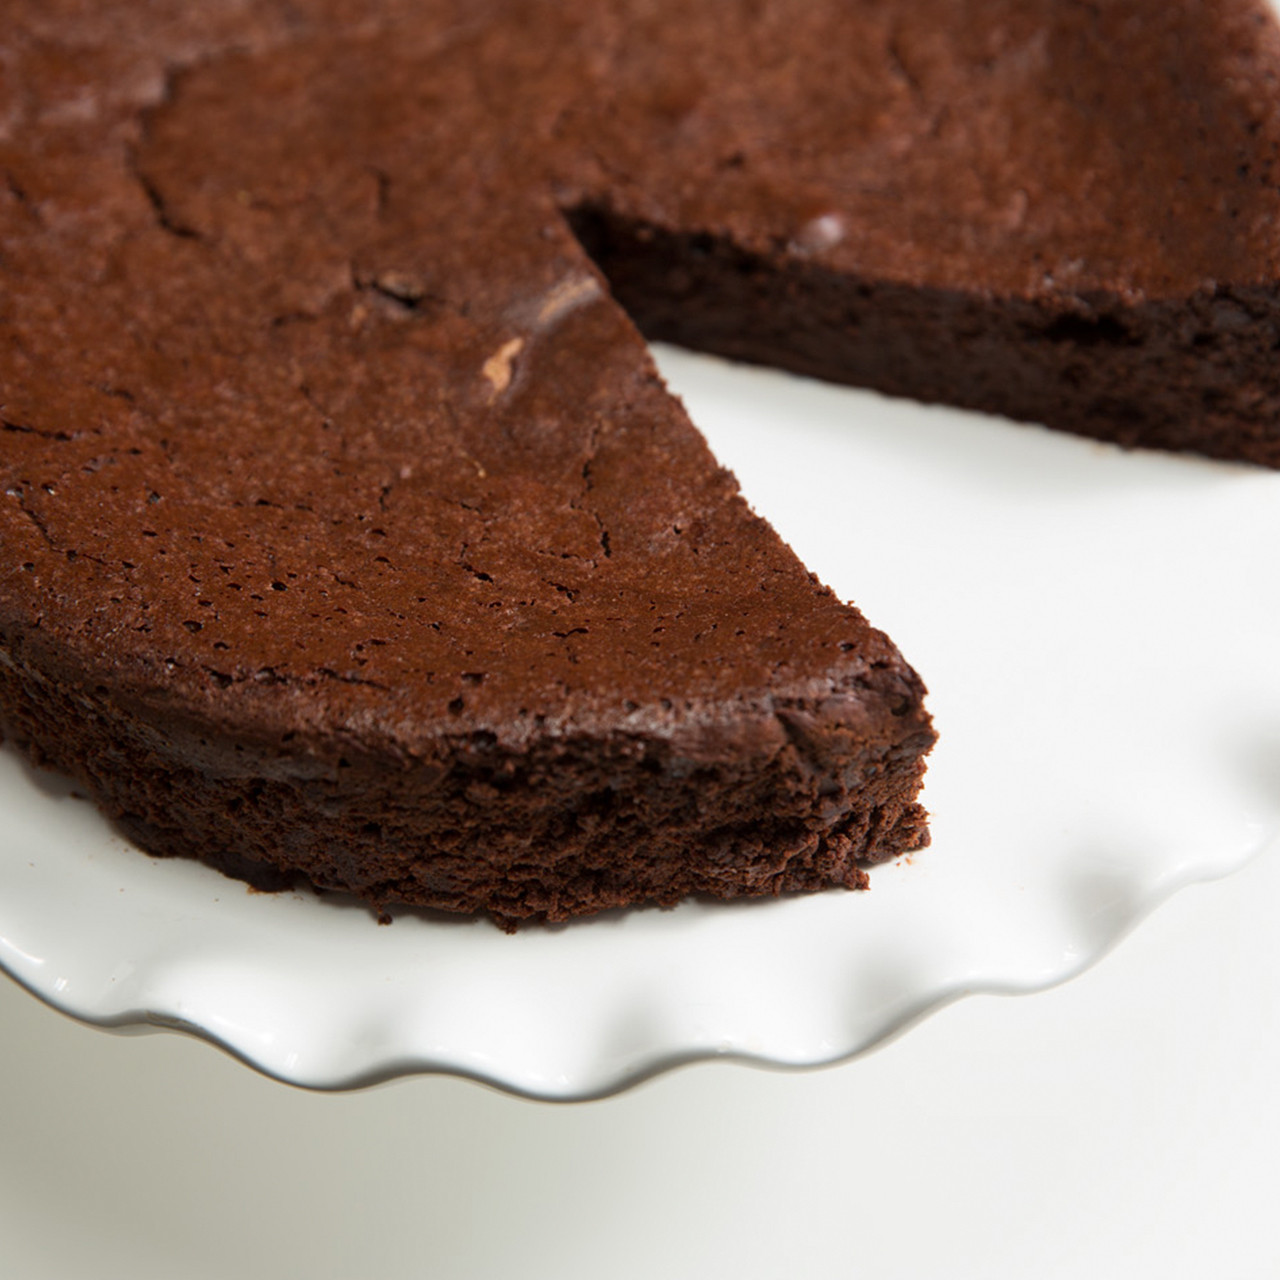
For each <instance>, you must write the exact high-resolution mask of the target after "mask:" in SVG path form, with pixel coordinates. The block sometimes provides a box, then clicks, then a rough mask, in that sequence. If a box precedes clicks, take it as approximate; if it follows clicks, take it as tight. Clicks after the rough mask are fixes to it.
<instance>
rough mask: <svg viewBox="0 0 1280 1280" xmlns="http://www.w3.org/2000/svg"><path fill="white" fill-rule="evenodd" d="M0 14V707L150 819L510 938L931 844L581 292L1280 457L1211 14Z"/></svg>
mask: <svg viewBox="0 0 1280 1280" xmlns="http://www.w3.org/2000/svg"><path fill="white" fill-rule="evenodd" d="M9 9H10V10H11V12H9V13H8V14H7V22H8V24H9V31H8V32H7V33H6V43H5V47H4V49H3V50H0V178H2V179H3V181H0V279H2V280H3V290H4V291H3V294H2V295H0V471H2V472H3V477H4V497H3V501H2V502H0V544H2V545H3V548H4V553H5V554H4V557H3V562H2V563H0V725H2V726H3V729H4V732H5V733H6V734H7V735H8V736H9V737H11V738H12V739H14V740H16V741H17V742H19V743H20V744H22V745H24V746H25V747H26V748H27V749H28V750H29V751H30V752H31V753H32V754H33V755H35V756H36V757H37V758H40V759H43V760H45V761H46V762H48V763H50V764H52V765H54V766H56V767H58V768H61V769H63V770H65V771H66V772H68V773H70V774H72V775H73V776H74V777H76V778H77V779H79V781H80V782H81V784H82V785H84V786H85V787H87V788H88V789H89V790H90V791H91V792H92V794H94V795H95V797H97V799H98V800H99V802H100V803H101V804H102V806H103V807H104V808H105V809H106V810H107V812H109V813H111V814H112V815H113V816H115V817H117V818H118V819H119V820H120V821H121V822H123V823H124V824H125V825H126V826H127V827H128V829H129V830H130V831H132V832H133V833H134V834H135V835H136V836H137V838H138V839H139V840H140V841H141V842H142V843H143V845H144V846H145V847H147V848H149V849H151V850H152V851H154V852H158V853H183V854H189V855H195V856H200V857H203V858H206V859H207V860H209V861H211V862H213V863H215V864H216V865H220V866H223V867H224V868H226V869H229V870H232V871H234V872H235V873H237V874H241V875H245V876H247V877H249V878H255V879H262V878H263V877H266V878H268V879H269V878H271V877H279V876H290V875H294V874H300V875H303V876H305V877H307V878H308V879H310V880H311V881H312V882H313V883H315V884H317V885H321V886H329V887H335V888H341V889H344V890H349V891H351V892H353V893H356V894H358V895H360V896H362V897H364V898H366V899H367V900H369V901H371V902H373V903H374V904H375V905H377V906H378V907H379V908H384V907H386V906H387V905H389V904H393V903H396V902H407V903H414V904H419V905H425V906H434V907H442V908H445V909H449V910H457V911H476V910H487V911H489V912H490V913H492V914H493V915H494V916H496V917H497V918H499V919H500V920H502V921H504V922H510V921H514V920H517V919H520V918H527V917H542V918H547V919H553V920H555V919H563V918H565V917H567V916H570V915H574V914H579V913H584V912H591V911H596V910H599V909H602V908H604V907H609V906H615V905H623V904H627V903H632V902H639V901H657V902H671V901H674V900H676V899H677V898H679V897H681V896H684V895H686V894H689V893H697V892H705V893H711V894H715V895H717V896H725V897H728V896H736V895H740V894H762V893H777V892H780V891H783V890H790V889H815V888H821V887H824V886H827V885H837V884H844V885H859V884H861V883H863V880H864V874H863V872H862V871H861V870H860V869H859V865H858V863H859V861H860V860H875V859H877V858H882V857H888V856H893V855H894V854H896V853H899V852H902V851H905V850H908V849H912V848H916V847H919V846H920V845H921V844H922V843H923V842H924V841H925V839H926V833H925V827H924V818H923V814H922V812H921V810H920V809H919V807H918V805H917V804H916V801H915V797H916V794H917V791H918V787H919V783H920V778H921V774H922V770H923V763H922V762H923V756H924V754H925V753H926V752H927V750H928V748H929V746H930V745H931V743H932V740H933V734H932V729H931V728H930V725H929V721H928V717H927V714H926V713H925V711H924V710H923V705H922V694H923V689H922V686H921V685H920V682H919V680H918V678H917V677H916V676H915V674H914V673H913V672H912V671H911V669H910V668H909V667H908V666H907V665H906V663H905V662H904V661H903V660H902V658H901V657H900V656H899V655H898V653H897V651H896V650H895V649H894V648H893V646H892V645H891V644H890V643H889V642H888V641H887V640H886V639H885V638H884V637H883V636H882V635H881V634H880V633H878V632H876V631H874V630H873V629H872V628H870V627H869V626H868V625H867V624H866V623H865V621H864V620H863V619H862V617H861V616H860V615H859V614H858V613H857V611H856V610H854V609H853V608H851V607H849V606H846V605H843V604H841V603H840V602H839V601H837V600H835V599H834V598H833V597H832V596H831V594H830V592H829V591H827V590H826V589H825V588H823V587H822V586H820V585H819V584H817V583H816V582H815V581H813V579H812V578H811V577H810V576H809V575H808V574H807V573H806V572H805V571H804V569H803V568H802V566H801V565H800V564H799V563H798V562H797V560H796V559H795V557H794V556H793V555H792V554H791V552H790V551H789V550H787V548H785V547H784V546H783V545H782V544H781V542H780V541H779V540H778V538H777V537H776V535H775V534H774V533H773V532H772V531H771V530H770V529H769V528H768V527H767V526H766V525H764V524H763V523H762V522H761V521H759V520H758V519H756V518H755V517H754V516H753V515H752V514H751V513H750V512H749V511H748V509H747V508H746V506H745V505H744V504H743V502H742V500H741V498H740V497H739V496H738V494H737V490H736V485H735V483H734V481H733V479H732V477H731V476H729V475H728V474H727V473H726V472H724V471H723V470H722V469H720V468H719V467H718V466H717V465H716V464H715V462H714V460H713V459H712V458H711V457H710V455H709V453H708V452H707V450H706V447H705V445H704V444H703V443H702V441H701V440H700V438H699V437H698V436H697V434H696V433H695V432H694V430H693V429H692V427H691V426H690V425H689V423H688V422H687V420H686V418H685V417H684V415H683V413H682V411H681V410H680V408H679V406H678V405H677V404H675V403H674V402H673V401H672V400H671V399H670V397H669V396H667V394H666V393H665V391H664V390H663V388H662V387H661V385H660V382H659V380H658V378H657V376H656V374H655V372H654V370H653V367H652V365H651V363H650V361H649V358H648V355H647V353H646V351H645V349H644V345H643V342H642V340H641V338H640V336H639V334H638V333H637V332H636V330H635V329H634V328H633V326H632V323H631V321H630V320H629V319H628V317H627V315H626V314H625V313H624V310H623V307H626V308H630V309H631V312H632V314H633V315H634V316H635V317H636V318H637V319H638V321H639V323H640V324H641V326H642V327H643V328H645V329H646V330H647V331H648V332H651V333H654V334H658V335H663V336H671V337H675V338H677V339H678V340H682V341H686V342H689V343H691V344H692V345H696V346H703V347H707V348H709V349H712V350H720V351H725V352H728V353H730V354H736V355H740V356H745V357H747V358H751V359H760V360H769V361H771V362H773V363H779V364H783V365H788V366H790V367H793V368H798V369H803V370H807V371H810V372H817V373H820V374H822V375H823V376H827V377H832V378H837V379H843V380H847V381H858V382H867V383H869V384H871V385H876V386H880V387H883V388H885V389H888V390H894V391H902V392H906V393H910V394H915V395H919V396H923V397H927V398H940V399H951V400H953V401H955V402H957V403H961V404H968V405H973V406H975V407H980V408H989V409H995V410H997V411H1002V412H1008V413H1014V414H1020V415H1026V416H1032V417H1037V418H1040V419H1042V420H1046V421H1051V422H1053V423H1055V424H1057V425H1062V426H1066V427H1070V428H1071V429H1074V430H1082V431H1086V432H1088V433H1090V434H1095V435H1101V436H1106V437H1109V438H1116V439H1120V440H1123V441H1125V442H1127V443H1161V444H1166V445H1172V446H1175V447H1190V448H1196V449H1199V450H1201V451H1203V452H1208V453H1218V454H1223V455H1227V456H1237V457H1243V458H1248V459H1251V460H1254V461H1259V462H1266V463H1271V464H1273V465H1274V464H1276V463H1278V462H1280V454H1278V452H1277V448H1278V446H1277V440H1280V433H1278V432H1277V429H1276V426H1275V413H1274V410H1275V408H1276V395H1277V389H1276V386H1275V375H1274V374H1273V372H1272V361H1271V360H1270V359H1269V358H1268V359H1262V360H1260V359H1258V356H1259V353H1269V352H1270V350H1271V346H1272V345H1274V342H1275V341H1276V333H1275V323H1274V315H1275V278H1276V271H1275V252H1274V240H1275V234H1276V232H1275V223H1274V212H1275V205H1276V196H1275V190H1274V183H1273V181H1272V177H1273V173H1272V170H1273V165H1274V154H1275V142H1276V139H1277V138H1278V137H1280V128H1278V127H1277V122H1276V109H1275V100H1274V99H1275V93H1274V86H1273V83H1272V81H1273V80H1274V67H1275V66H1276V58H1275V53H1274V44H1275V35H1274V32H1273V30H1272V27H1271V26H1270V25H1268V23H1267V22H1266V21H1265V20H1264V15H1263V10H1262V9H1261V8H1260V7H1259V6H1256V5H1254V4H1251V3H1245V2H1244V0H1227V2H1224V3H1221V4H1217V5H1212V6H1208V5H1193V4H1189V3H1184V4H1177V3H1174V4H1164V3H1162V4H1158V5H1157V4H1155V3H1154V2H1152V3H1140V2H1138V0H1131V2H1130V3H1127V4H1122V5H1115V6H1108V7H1106V9H1105V10H1104V11H1103V12H1102V13H1101V14H1099V13H1096V12H1093V11H1091V10H1086V8H1085V7H1083V6H1074V5H1072V6H1065V5H1059V4H1053V3H1049V2H1048V0H1043V2H1037V0H988V2H986V3H974V4H958V3H955V2H954V0H933V2H931V3H918V4H917V3H913V4H912V5H910V6H905V5H901V4H896V5H895V4H889V3H876V2H873V0H865V3H863V4H859V5H854V6H850V5H848V4H836V3H831V4H825V3H814V2H813V0H789V2H785V3H774V4H757V3H748V0H742V3H741V4H738V5H734V6H732V12H730V11H729V10H730V6H728V5H725V6H716V7H713V8H711V9H708V10H706V11H704V12H701V13H694V14H691V13H689V12H688V11H687V10H686V9H684V8H683V7H682V8H681V9H680V10H679V11H676V10H675V8H674V6H672V5H670V4H665V3H658V2H650V3H644V2H642V0H628V2H626V3H615V4H606V3H590V4H587V3H583V4H580V5H579V4H564V3H559V4H551V3H545V2H536V0H523V2H517V0H505V2H499V0H491V2H490V3H478V2H477V3H463V2H462V0H452V2H451V0H432V3H414V4H408V3H406V4H403V5H400V4H397V3H395V2H394V0H385V2H384V3H378V4H375V3H360V2H358V0H352V2H351V3H347V2H345V0H307V3H303V4H294V3H290V4H285V3H279V4H270V3H267V4H261V5H255V6H253V7H251V8H250V7H244V6H241V5H240V4H239V3H237V2H236V0H221V2H220V3H210V4H207V5H202V6H199V7H198V8H197V7H195V6H187V5H180V4H177V3H173V4H155V5H153V6H148V7H145V8H144V7H140V6H132V5H124V4H95V5H84V6H80V5H78V4H76V3H74V2H73V0H60V2H59V3H52V4H51V3H46V2H44V0H41V2H40V3H36V0H30V2H28V0H17V2H16V3H15V4H11V5H10V6H9ZM725 32H732V38H729V39H726V38H725ZM1120 58H1123V59H1124V60H1125V61H1124V71H1123V74H1117V72H1116V63H1117V60H1118V59H1120ZM1134 86H1137V90H1136V91H1135V89H1134ZM1153 104H1158V105H1153ZM575 229H576V233H577V234H576V235H575ZM584 245H585V249H584ZM593 257H594V258H595V260H596V261H597V262H599V263H600V264H601V266H603V268H604V271H605V273H606V274H607V275H608V277H609V280H610V282H611V283H612V286H613V289H614V290H615V292H616V296H617V298H619V299H621V302H622V304H623V306H622V307H620V306H619V305H618V304H617V302H615V300H614V296H613V295H611V293H610V287H609V285H608V284H606V282H605V279H604V276H602V274H601V272H600V270H599V269H598V268H597V266H596V265H595V263H594V262H593V261H592V258H593ZM909 518H910V514H909V512H908V511H904V519H909ZM889 536H891V531H889ZM872 553H873V552H871V551H869V552H868V554H872Z"/></svg>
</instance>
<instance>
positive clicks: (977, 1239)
mask: <svg viewBox="0 0 1280 1280" xmlns="http://www.w3.org/2000/svg"><path fill="white" fill-rule="evenodd" d="M1277 903H1280V850H1275V849H1273V850H1271V851H1270V852H1269V853H1266V854H1264V855H1262V856H1261V857H1260V858H1259V859H1257V860H1256V861H1255V862H1253V863H1252V864H1251V865H1250V866H1248V867H1247V868H1246V869H1245V870H1243V871H1242V872H1239V873H1237V874H1236V875H1235V876H1232V877H1230V878H1228V879H1226V880H1222V881H1218V882H1215V883H1213V884H1209V885H1201V886H1193V887H1192V888H1189V889H1187V890H1184V891H1183V892H1182V893H1180V894H1179V895H1177V896H1176V897H1175V898H1174V899H1172V900H1171V901H1170V902H1169V903H1167V904H1166V905H1165V906H1163V907H1162V908H1160V910H1159V911H1157V912H1156V914H1155V915H1154V916H1153V917H1151V918H1150V919H1149V920H1147V921H1146V922H1145V923H1144V924H1143V925H1142V926H1141V927H1140V928H1139V929H1138V930H1137V931H1136V932H1135V933H1134V934H1133V935H1131V936H1130V937H1129V938H1128V939H1127V940H1126V941H1125V942H1124V943H1122V944H1121V946H1120V947H1119V949H1118V950H1117V951H1115V952H1113V953H1112V955H1111V956H1109V957H1108V958H1106V959H1105V960H1104V961H1103V962H1102V963H1101V964H1099V965H1098V966H1097V967H1096V968H1094V969H1092V970H1091V971H1089V972H1088V973H1086V974H1084V975H1083V976H1082V977H1080V978H1078V979H1076V980H1075V981H1073V982H1070V983H1068V984H1067V985H1065V986H1063V987H1059V988H1057V989H1055V990H1052V991H1049V992H1045V993H1042V994H1040V995H1034V996H1025V997H978V998H974V999H971V1000H967V1001H964V1002H961V1003H960V1004H957V1005H953V1006H951V1007H950V1008H948V1009H946V1010H944V1011H943V1012H941V1013H939V1014H937V1015H935V1016H934V1017H933V1018H931V1019H929V1020H928V1021H926V1022H924V1023H922V1024H920V1025H919V1026H917V1027H915V1028H914V1029H912V1030H911V1031H910V1032H908V1033H907V1034H906V1035H905V1036H903V1037H902V1038H900V1039H899V1040H897V1041H896V1042H894V1043H892V1044H890V1045H888V1046H887V1047H885V1048H883V1049H881V1050H879V1051H878V1052H876V1053H873V1054H871V1055H870V1056H868V1057H865V1058H863V1059H860V1060H858V1061H855V1062H852V1063H847V1064H844V1065H842V1066H838V1067H834V1068H828V1069H825V1070H821V1071H817V1072H807V1073H801V1074H791V1073H785V1074H784V1073H771V1072H764V1071H760V1070H756V1069H752V1068H747V1067H742V1066H736V1065H729V1064H703V1065H698V1066H694V1067H690V1068H686V1069H684V1070H681V1071H678V1072H676V1073H675V1074H673V1075H669V1076H665V1077H662V1078H659V1079H657V1080H655V1081H652V1082H650V1083H649V1084H647V1085H644V1086H642V1087H641V1088H639V1089H637V1090H635V1091H633V1092H631V1093H628V1094H624V1095H623V1096H621V1097H618V1098H614V1099H611V1100H607V1101H603V1102H594V1103H582V1104H547V1103H534V1102H526V1101H522V1100H518V1099H514V1098H510V1097H507V1096H505V1095H502V1094H498V1093H496V1092H493V1091H491V1090H489V1089H487V1088H485V1087H483V1086H480V1085H475V1084H471V1083H468V1082H464V1081H459V1080H454V1079H447V1078H423V1079H413V1080H406V1081H400V1082H397V1083H395V1084H391V1085H387V1086H383V1087H381V1088H379V1089H375V1090H372V1091H369V1092H365V1093H360V1094H347V1095H342V1094H337V1095H329V1094H309V1093H304V1092H301V1091H299V1090H296V1089H292V1088H289V1087H287V1086H283V1085H279V1084H276V1083H274V1082H272V1081H269V1080H266V1079H264V1078H262V1077H260V1076H258V1075H256V1074H254V1073H252V1072H250V1071H249V1070H248V1069H246V1068H245V1067H243V1066H241V1065H240V1064H239V1063H237V1062H235V1061H233V1060H232V1059H230V1058H228V1057H226V1056H224V1055H223V1054H222V1053H221V1052H219V1051H218V1050H216V1049H214V1048H212V1047H210V1046H208V1045H206V1044H204V1043H201V1042H197V1041H193V1040H188V1039H186V1038H183V1037H180V1036H177V1035H174V1034H170V1033H160V1034H156V1035H151V1036H145V1037H132V1036H113V1035H108V1034H104V1033H103V1032H101V1031H97V1030H93V1029H90V1028H87V1027H83V1026H81V1025H79V1024H77V1023H74V1022H72V1021H70V1020H69V1019H67V1018H65V1017H63V1016H62V1015H60V1014H58V1013H55V1012H53V1011H51V1010H49V1009H47V1008H46V1007H45V1006H43V1005H42V1004H40V1003H38V1002H37V1001H36V1000H35V999H33V998H32V997H30V996H29V995H27V994H26V993H25V992H23V991H21V990H20V989H19V988H18V987H17V986H16V985H15V984H13V983H11V982H9V981H7V980H5V979H0V1037H2V1040H0V1085H2V1086H3V1087H2V1088H0V1276H3V1277H5V1280H9V1278H10V1277H13V1278H15V1280H17V1278H21V1280H69V1278H75V1280H81V1278H83V1280H151V1278H152V1277H155V1278H156V1280H160V1278H161V1277H163V1280H204V1278H205V1277H210V1278H213V1277H232V1276H235V1277H244V1280H256V1278H257V1277H263V1278H264V1280H266V1278H267V1277H270V1278H271V1280H280V1278H281V1277H289V1276H306V1277H309V1278H311V1280H329V1278H333V1280H339V1278H341V1280H347V1278H348V1277H350V1278H352V1280H355V1278H357V1277H373V1276H378V1277H384V1278H385V1280H399V1278H400V1277H422V1276H432V1277H440V1278H441V1280H444V1278H448V1280H454V1278H455V1277H456V1278H458V1280H462V1278H467V1280H470V1278H471V1277H510V1276H521V1277H526V1278H527V1280H542V1278H543V1277H545V1278H546V1280H553V1278H554V1280H576V1278H577V1277H611V1278H613V1280H632V1278H635V1280H652V1278H653V1277H658V1276H663V1277H706V1276H733V1277H753V1278H755V1277H759V1278H760V1280H765V1278H773V1277H784V1276H788V1277H789V1276H841V1277H844V1276H849V1277H856V1276H868V1277H876V1278H877V1280H896V1278H898V1277H901V1278H903V1280H906V1278H908V1277H910V1278H912V1280H915V1278H920V1280H925V1278H930V1280H931V1278H933V1277H942V1276H946V1277H950V1278H952V1280H962V1278H964V1277H1030V1276H1035V1277H1040V1278H1043V1280H1051V1278H1056V1277H1076V1276H1089V1277H1098V1278H1102V1280H1105V1278H1108V1277H1113V1276H1114V1277H1130V1278H1132V1277H1145V1276H1153V1277H1160V1278H1161V1280H1179V1278H1181V1277H1187V1278H1188V1280H1190V1278H1192V1277H1194V1278H1196V1280H1201V1278H1203V1277H1206V1276H1213V1277H1216V1278H1221V1280H1245V1278H1246V1277H1248V1278H1252V1277H1258V1278H1262V1277H1274V1276H1277V1275H1280V1230H1278V1229H1277V1227H1276V1225H1275V1223H1276V1218H1277V1215H1276V1193H1277V1192H1278V1191H1280V1093H1278V1091H1277V1088H1276V1071H1277V1064H1280V1017H1277V1011H1278V1010H1280V930H1277V928H1276V923H1275V921H1276V914H1277Z"/></svg>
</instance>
